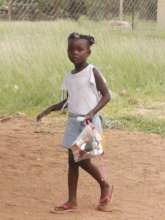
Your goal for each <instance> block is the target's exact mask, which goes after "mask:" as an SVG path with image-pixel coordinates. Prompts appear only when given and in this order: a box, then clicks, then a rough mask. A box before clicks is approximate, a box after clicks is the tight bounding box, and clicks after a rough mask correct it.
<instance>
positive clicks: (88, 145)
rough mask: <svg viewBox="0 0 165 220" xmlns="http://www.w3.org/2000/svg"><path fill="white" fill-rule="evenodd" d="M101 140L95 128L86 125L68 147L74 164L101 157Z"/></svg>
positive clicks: (90, 124) (91, 125)
mask: <svg viewBox="0 0 165 220" xmlns="http://www.w3.org/2000/svg"><path fill="white" fill-rule="evenodd" d="M101 140H102V137H101V135H100V133H99V132H98V131H97V129H96V128H95V125H93V124H92V123H89V124H87V125H86V126H85V128H84V130H83V131H82V132H81V134H80V135H79V136H78V137H77V139H76V140H75V141H74V143H73V144H72V146H71V147H70V149H71V150H72V152H73V156H74V160H75V162H78V161H81V160H84V159H89V158H91V157H95V156H99V155H102V154H103V153H104V151H103V147H102V145H101Z"/></svg>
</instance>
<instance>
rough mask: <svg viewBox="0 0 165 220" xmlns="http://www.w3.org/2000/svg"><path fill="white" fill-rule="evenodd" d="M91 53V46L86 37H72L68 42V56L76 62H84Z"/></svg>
mask: <svg viewBox="0 0 165 220" xmlns="http://www.w3.org/2000/svg"><path fill="white" fill-rule="evenodd" d="M89 55H90V47H89V44H88V41H87V40H85V39H71V40H69V42H68V57H69V59H70V61H71V62H72V63H74V64H82V63H84V62H86V59H87V58H88V56H89Z"/></svg>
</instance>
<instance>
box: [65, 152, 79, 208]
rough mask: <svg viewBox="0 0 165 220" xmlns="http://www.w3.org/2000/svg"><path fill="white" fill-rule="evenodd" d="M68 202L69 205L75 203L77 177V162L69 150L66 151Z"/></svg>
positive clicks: (74, 204)
mask: <svg viewBox="0 0 165 220" xmlns="http://www.w3.org/2000/svg"><path fill="white" fill-rule="evenodd" d="M68 166H69V167H68V193H69V198H68V202H67V203H69V205H71V206H73V207H74V206H76V205H77V184H78V177H79V164H78V163H75V162H74V159H73V155H72V152H71V150H69V152H68Z"/></svg>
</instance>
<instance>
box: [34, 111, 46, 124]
mask: <svg viewBox="0 0 165 220" xmlns="http://www.w3.org/2000/svg"><path fill="white" fill-rule="evenodd" d="M44 116H45V112H41V113H40V114H38V115H37V117H36V121H38V122H39V121H41V119H42V118H43V117H44Z"/></svg>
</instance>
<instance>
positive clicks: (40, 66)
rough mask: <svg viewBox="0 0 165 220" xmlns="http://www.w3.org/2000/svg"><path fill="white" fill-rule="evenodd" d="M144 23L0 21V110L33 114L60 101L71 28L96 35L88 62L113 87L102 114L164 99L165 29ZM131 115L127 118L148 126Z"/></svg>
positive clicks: (116, 113) (119, 112)
mask: <svg viewBox="0 0 165 220" xmlns="http://www.w3.org/2000/svg"><path fill="white" fill-rule="evenodd" d="M148 25H149V26H148ZM152 25H153V27H154V28H153V29H152V28H151V27H152ZM143 27H144V28H143V30H140V31H138V30H135V31H134V32H132V31H130V30H112V28H111V27H110V25H109V22H108V21H100V22H94V21H89V20H87V19H86V18H81V19H80V20H79V21H78V22H74V21H70V20H57V21H54V22H33V23H32V22H11V23H10V22H0V48H1V49H0V63H1V65H0V114H5V113H15V112H25V113H28V114H30V115H35V114H36V112H38V111H40V110H42V109H43V108H44V107H46V106H47V105H50V104H52V103H55V102H57V101H59V100H60V97H61V91H60V87H61V82H62V80H63V78H64V75H65V73H66V72H68V71H70V69H71V68H72V65H71V63H70V62H69V60H68V58H67V36H68V35H69V34H70V33H71V32H80V33H88V34H91V35H94V36H95V38H96V45H94V47H93V48H92V54H91V57H90V59H89V62H91V63H93V64H95V65H96V66H97V67H98V68H99V69H100V70H101V71H102V72H103V74H104V75H105V77H106V79H107V81H108V85H109V87H111V89H112V91H113V101H112V102H111V104H110V105H108V106H107V107H106V109H105V110H104V114H105V115H106V116H107V115H108V117H110V116H112V117H114V118H121V117H123V115H126V114H127V115H129V113H131V112H133V109H135V108H136V107H137V106H139V105H147V104H146V103H156V101H158V102H159V101H160V102H165V96H164V93H165V74H164V73H165V62H164V57H165V31H164V30H159V29H157V28H155V24H152V23H150V24H148V23H143ZM145 27H146V28H145ZM135 116H136V115H135ZM131 117H132V116H131ZM135 119H136V117H135V118H133V119H131V121H130V122H129V123H128V121H129V120H128V119H127V120H126V119H125V121H126V122H127V123H128V125H131V123H132V124H134V125H135V124H136V125H137V127H141V129H142V128H143V129H144V130H147V128H145V126H144V125H143V123H142V122H141V125H140V122H139V123H138V120H137V121H136V120H135ZM141 120H143V119H141ZM155 120H156V119H155ZM135 122H136V123H135ZM154 123H155V122H154ZM144 124H145V119H144ZM128 125H127V127H129V126H128ZM125 126H126V125H125ZM155 126H157V125H156V124H155ZM161 127H162V125H161ZM148 130H149V129H148ZM156 130H157V129H156ZM160 133H161V132H160Z"/></svg>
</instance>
